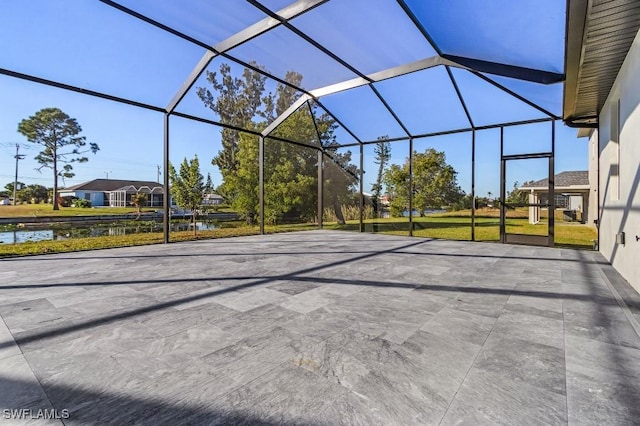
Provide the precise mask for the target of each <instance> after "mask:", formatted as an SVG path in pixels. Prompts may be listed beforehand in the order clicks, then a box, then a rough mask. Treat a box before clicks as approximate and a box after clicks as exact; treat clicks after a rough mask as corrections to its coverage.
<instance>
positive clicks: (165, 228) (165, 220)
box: [162, 113, 171, 244]
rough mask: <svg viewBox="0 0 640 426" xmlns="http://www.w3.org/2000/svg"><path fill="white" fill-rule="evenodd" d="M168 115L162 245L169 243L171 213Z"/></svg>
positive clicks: (166, 123) (165, 140)
mask: <svg viewBox="0 0 640 426" xmlns="http://www.w3.org/2000/svg"><path fill="white" fill-rule="evenodd" d="M169 117H170V114H169V113H165V114H164V161H163V163H164V164H163V165H164V215H163V217H162V232H163V234H164V243H165V244H167V243H168V242H169V213H170V212H171V195H170V194H171V192H170V191H169Z"/></svg>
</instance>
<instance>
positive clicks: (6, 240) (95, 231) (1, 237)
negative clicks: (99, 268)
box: [0, 222, 219, 244]
mask: <svg viewBox="0 0 640 426" xmlns="http://www.w3.org/2000/svg"><path fill="white" fill-rule="evenodd" d="M196 226H197V229H198V231H206V230H210V229H216V228H218V227H219V226H218V225H215V224H213V223H209V222H196ZM192 229H193V228H192V226H191V224H190V223H172V224H171V231H188V230H192ZM147 232H162V223H153V224H145V225H133V226H130V225H128V226H125V225H111V226H104V225H102V226H97V225H94V226H77V225H76V226H73V227H68V228H67V227H59V228H55V229H51V228H49V229H47V228H38V229H20V230H13V231H4V232H0V244H19V243H26V242H29V241H46V240H68V239H71V238H86V237H102V236H121V235H131V234H140V233H147Z"/></svg>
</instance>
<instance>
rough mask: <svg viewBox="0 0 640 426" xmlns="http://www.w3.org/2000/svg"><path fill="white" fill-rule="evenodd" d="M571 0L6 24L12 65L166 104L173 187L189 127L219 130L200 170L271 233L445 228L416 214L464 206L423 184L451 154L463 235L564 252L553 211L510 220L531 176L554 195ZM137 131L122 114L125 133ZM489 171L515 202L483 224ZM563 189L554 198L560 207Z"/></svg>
mask: <svg viewBox="0 0 640 426" xmlns="http://www.w3.org/2000/svg"><path fill="white" fill-rule="evenodd" d="M565 8H566V5H565V2H562V1H555V0H545V1H526V2H511V1H506V0H505V1H495V2H491V3H490V4H485V3H484V2H477V1H472V0H465V1H459V2H455V4H450V3H449V2H423V1H417V0H416V1H412V0H398V1H395V0H375V1H371V0H349V1H346V0H299V1H294V2H292V1H290V0H284V1H278V0H263V1H257V0H248V1H232V2H229V1H215V2H205V1H199V0H193V1H188V2H186V3H185V2H172V1H161V2H157V1H150V0H144V1H138V0H135V1H134V0H121V1H109V0H102V1H99V2H86V1H71V2H67V3H65V6H64V8H62V7H60V6H59V5H55V4H52V3H51V2H47V1H35V2H29V5H27V4H25V3H23V2H12V3H5V4H3V5H2V15H3V21H2V22H3V25H2V28H0V35H1V36H2V39H3V40H5V41H8V40H10V43H5V44H4V45H3V58H2V60H1V61H0V73H1V74H2V75H4V76H5V77H3V78H7V77H9V78H17V79H21V80H26V81H29V82H31V83H36V84H44V85H48V86H53V87H55V88H59V89H63V90H67V91H72V92H78V93H81V94H83V95H88V96H92V97H98V98H102V99H104V100H107V101H113V102H116V103H121V104H125V105H128V106H129V107H133V108H136V109H140V110H146V111H149V112H148V114H147V115H145V116H144V117H147V118H146V119H143V120H146V121H148V124H147V128H149V129H151V126H153V129H154V130H150V131H149V132H153V133H154V134H155V135H157V136H156V137H155V139H154V142H147V144H146V145H145V146H144V148H142V149H143V150H145V151H146V152H149V153H159V152H161V151H162V152H163V160H162V163H163V165H162V174H163V177H164V188H165V191H170V189H169V188H170V181H169V165H170V163H173V164H178V163H179V162H180V160H181V159H182V157H183V151H182V148H183V145H184V139H185V138H186V137H187V136H185V135H186V134H188V130H185V129H188V128H193V127H201V126H208V127H209V129H208V130H205V131H203V132H208V133H207V134H208V136H207V137H206V138H204V140H201V141H200V142H199V143H200V148H199V149H200V150H201V151H200V152H201V156H200V161H201V163H204V162H208V161H210V159H212V158H213V159H214V160H213V164H214V165H215V166H216V167H217V168H218V170H219V172H220V177H219V180H220V181H221V183H222V185H221V187H219V188H218V189H219V191H220V192H222V193H223V194H222V195H223V196H224V197H225V198H226V199H227V200H229V199H233V200H234V207H236V209H237V210H238V209H239V210H240V213H242V215H243V216H244V217H248V218H249V220H255V221H257V222H258V223H259V224H260V229H261V231H262V232H264V226H265V223H267V224H269V223H278V222H283V221H284V222H291V221H298V222H308V223H316V224H317V225H318V226H319V227H322V226H323V223H325V224H326V223H329V222H331V223H338V224H344V225H343V226H342V227H341V229H349V230H355V231H367V232H377V231H391V232H396V233H400V234H405V235H418V236H440V235H439V234H434V233H433V232H432V231H433V230H431V229H430V228H429V227H425V226H424V225H423V224H420V223H414V222H415V221H414V217H415V216H420V215H422V214H423V213H424V210H425V209H429V208H434V207H435V208H439V207H440V206H443V205H447V206H449V205H451V203H452V201H451V200H432V199H425V197H424V196H422V193H421V188H422V187H424V186H425V185H427V184H428V182H427V181H436V180H437V179H436V177H435V176H430V177H428V178H427V181H425V179H422V180H420V179H418V178H417V177H416V176H418V175H417V174H416V169H419V168H420V167H422V166H421V165H420V164H422V163H420V162H419V161H418V159H420V158H423V157H424V155H425V153H429V152H440V153H443V154H444V155H445V157H446V161H447V162H448V164H450V165H452V167H453V168H454V169H455V177H456V180H454V184H453V187H452V188H449V189H450V190H451V191H453V192H454V193H455V194H457V196H458V197H457V202H458V203H460V205H462V206H464V207H466V208H467V209H470V213H469V214H467V215H461V216H460V217H458V218H456V220H457V223H456V226H457V227H460V226H462V228H463V229H464V232H463V233H462V234H457V235H456V236H454V237H453V238H456V239H466V240H500V241H503V242H524V243H529V244H542V245H553V243H554V215H553V214H549V215H548V220H547V221H546V223H545V224H544V225H540V226H538V228H537V229H536V230H535V232H534V234H535V235H521V234H520V233H519V231H518V230H517V229H510V228H509V227H508V226H507V224H506V218H507V217H508V216H509V214H511V212H513V211H514V207H526V206H529V203H528V202H524V203H520V204H517V205H510V204H508V203H506V201H505V200H506V193H507V192H508V191H509V190H510V189H511V187H512V186H513V185H514V182H516V181H518V180H520V182H522V181H523V180H524V179H525V178H524V177H523V176H525V175H526V177H527V180H529V179H530V180H540V179H547V181H548V191H549V193H553V191H554V182H553V176H554V154H555V138H556V136H555V135H556V126H557V125H558V122H559V120H560V118H561V114H562V111H561V110H562V96H563V81H564V72H565V70H564V57H565V52H564V46H565V40H566V34H565V32H566V21H567V17H566V10H565ZM24 22H30V23H31V24H30V25H29V26H28V27H26V26H24V25H23V24H22V23H24ZM25 31H28V32H29V33H30V36H29V37H24V36H23V35H24V33H25ZM569 36H571V34H569ZM96 40H99V41H100V42H99V43H98V44H96V43H97V42H96ZM24 52H32V53H33V54H30V55H24ZM61 57H64V58H68V60H60V59H59V58H61ZM124 116H126V114H123V117H124ZM130 120H131V121H133V120H136V119H135V118H133V117H131V119H130ZM151 123H153V124H151ZM132 125H133V123H131V122H129V119H128V118H124V120H123V121H120V122H117V123H113V126H114V128H122V129H123V130H122V132H123V133H122V136H118V137H124V136H123V135H124V134H125V132H126V128H127V126H132ZM160 132H161V133H160ZM207 138H210V139H209V140H207ZM386 142H388V144H386V146H388V148H387V149H388V150H389V151H390V152H389V153H388V159H387V161H386V165H387V166H389V165H391V164H396V165H397V166H398V167H397V171H398V176H397V179H396V181H395V185H391V186H390V185H386V190H387V191H386V192H387V193H386V194H385V195H386V197H387V200H386V201H389V200H390V201H391V203H392V210H393V208H395V211H396V214H395V216H396V218H395V220H394V221H393V222H392V223H391V224H389V223H388V221H385V222H384V223H383V222H382V221H378V220H376V219H378V218H380V217H381V216H382V210H383V209H382V206H383V205H384V202H383V201H381V195H382V193H381V192H385V191H381V190H380V188H378V189H377V190H376V185H377V186H378V187H380V185H381V181H380V178H378V177H377V174H378V169H379V168H381V166H380V164H379V163H380V158H379V152H378V151H379V150H380V148H381V147H382V146H385V143H386ZM108 143H110V142H109V141H104V142H103V146H104V145H107V144H108ZM136 143H141V142H136ZM202 153H203V154H202ZM204 155H207V158H203V156H204ZM416 156H418V159H416ZM523 171H526V173H525V174H523V173H524V172H523ZM480 176H481V177H482V178H483V179H484V180H488V181H490V182H491V184H489V185H490V186H491V185H492V186H491V190H489V191H487V189H486V188H484V187H483V189H482V191H483V193H482V194H481V195H483V196H484V195H486V192H488V193H489V194H492V193H493V195H494V197H493V198H495V205H496V207H499V208H500V217H495V218H493V219H490V220H485V221H484V222H483V223H482V224H479V223H477V221H476V206H477V202H476V199H477V196H478V190H477V185H476V184H477V182H478V179H479V177H480ZM167 196H168V194H167V193H165V198H166V197H167ZM463 197H466V200H467V201H466V203H464V202H463ZM426 198H428V197H426ZM548 198H549V203H548V204H545V205H543V206H542V207H544V208H548V211H554V208H555V206H554V205H553V202H554V201H553V200H554V197H548ZM471 200H473V201H471ZM535 207H541V206H540V205H539V204H538V205H536V206H535ZM164 208H165V215H164V217H165V226H164V229H165V231H164V232H165V241H169V239H170V235H169V227H168V220H169V214H168V213H169V211H168V210H169V205H168V203H165V207H164ZM479 226H482V229H484V230H488V231H487V232H482V233H480V234H479V233H478V232H477V230H478V229H480V228H479ZM446 237H447V236H446V235H445V238H446Z"/></svg>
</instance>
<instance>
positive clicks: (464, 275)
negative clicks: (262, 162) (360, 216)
mask: <svg viewBox="0 0 640 426" xmlns="http://www.w3.org/2000/svg"><path fill="white" fill-rule="evenodd" d="M0 283H2V284H0V315H1V316H2V320H3V321H0V408H2V409H31V410H32V411H33V412H35V411H37V410H38V409H51V408H54V409H56V410H58V412H60V411H61V410H63V409H66V410H69V419H65V420H62V421H63V422H64V423H65V424H127V423H132V424H154V425H155V424H189V423H191V424H203V423H204V424H236V423H239V424H242V423H247V424H255V423H261V424H363V425H365V424H366V425H371V424H443V425H449V424H567V423H570V424H633V423H634V422H637V421H638V419H640V404H638V401H640V337H639V336H638V334H637V331H638V330H637V329H636V328H634V327H637V323H638V319H640V296H638V293H636V292H635V291H634V290H633V289H631V288H630V287H629V286H628V284H627V283H626V282H624V280H623V279H622V278H621V277H620V276H619V275H618V274H617V273H616V272H615V270H613V268H611V266H610V265H608V264H607V263H606V262H605V260H604V258H603V257H602V256H601V255H600V254H598V253H595V252H585V251H575V250H567V249H550V248H532V247H526V246H513V245H501V244H492V243H469V242H456V241H443V240H427V239H418V238H409V237H399V236H389V235H374V234H357V233H347V232H336V231H311V232H298V233H287V234H275V235H268V236H254V237H241V238H230V239H221V240H208V241H196V242H185V243H176V244H170V245H154V246H144V247H130V248H120V249H110V250H96V251H91V252H81V253H70V254H57V255H46V256H38V257H25V258H17V259H7V260H2V261H0ZM612 288H614V289H618V292H617V293H613V292H612ZM618 294H621V295H622V299H623V300H624V301H625V302H626V304H622V305H621V304H620V303H619V300H617V299H616V296H617V295H618ZM39 422H41V423H43V424H56V422H58V424H59V421H57V420H49V421H36V422H35V423H39Z"/></svg>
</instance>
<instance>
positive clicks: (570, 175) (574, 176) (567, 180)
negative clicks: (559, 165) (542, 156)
mask: <svg viewBox="0 0 640 426" xmlns="http://www.w3.org/2000/svg"><path fill="white" fill-rule="evenodd" d="M554 184H555V187H556V189H558V188H569V187H572V186H589V172H588V171H586V170H578V171H568V172H562V173H558V174H557V175H556V176H555V181H554ZM539 187H545V188H546V187H547V179H546V178H545V179H540V180H537V181H535V182H529V183H525V184H524V185H522V187H521V188H539Z"/></svg>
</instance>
